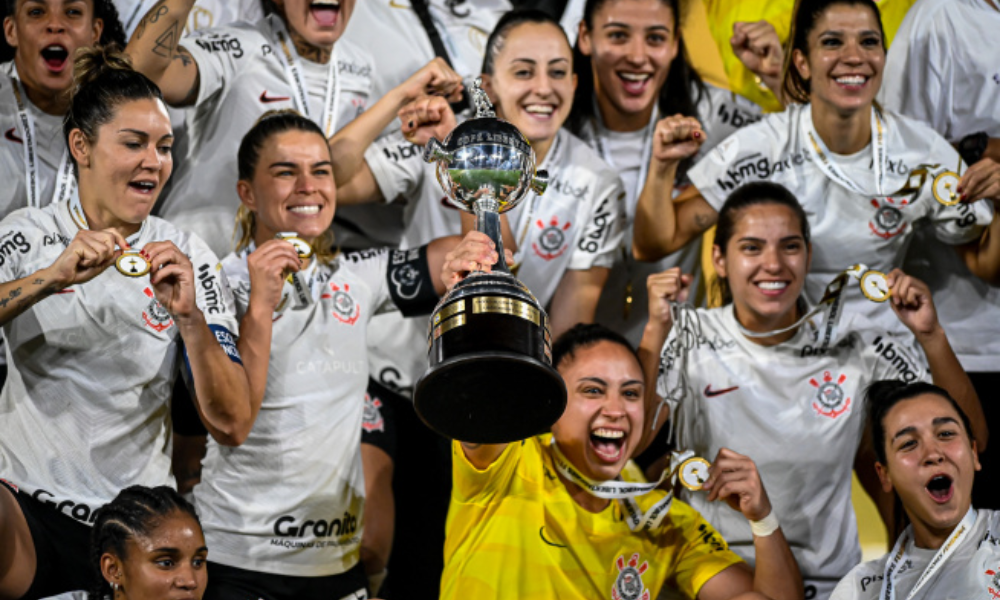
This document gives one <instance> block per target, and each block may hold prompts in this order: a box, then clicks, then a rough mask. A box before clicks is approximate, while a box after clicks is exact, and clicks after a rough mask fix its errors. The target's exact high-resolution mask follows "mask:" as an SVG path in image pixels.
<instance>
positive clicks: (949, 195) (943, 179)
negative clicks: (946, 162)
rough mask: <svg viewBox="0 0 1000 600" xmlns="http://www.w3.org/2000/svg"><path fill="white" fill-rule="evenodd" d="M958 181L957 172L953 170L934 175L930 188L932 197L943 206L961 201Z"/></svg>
mask: <svg viewBox="0 0 1000 600" xmlns="http://www.w3.org/2000/svg"><path fill="white" fill-rule="evenodd" d="M959 181H960V180H959V177H958V173H955V172H953V171H945V172H944V173H941V174H940V175H938V176H937V177H935V178H934V185H933V186H932V188H931V189H933V190H934V198H935V199H936V200H937V201H938V202H940V203H941V204H944V205H945V206H955V205H956V204H958V203H959V202H961V201H962V200H961V197H960V196H959V195H958V182H959Z"/></svg>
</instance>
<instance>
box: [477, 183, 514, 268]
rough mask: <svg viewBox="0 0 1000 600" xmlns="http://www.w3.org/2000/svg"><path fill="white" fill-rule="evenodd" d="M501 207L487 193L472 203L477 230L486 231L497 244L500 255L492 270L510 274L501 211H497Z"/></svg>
mask: <svg viewBox="0 0 1000 600" xmlns="http://www.w3.org/2000/svg"><path fill="white" fill-rule="evenodd" d="M499 207H500V206H499V203H498V202H497V201H496V199H495V198H494V197H493V196H492V195H491V194H486V195H485V196H484V197H482V198H479V199H477V200H476V202H475V203H474V204H473V205H472V212H473V214H475V215H476V231H479V232H481V233H485V234H486V235H488V236H489V238H490V239H491V240H493V243H494V244H496V251H497V254H498V255H499V256H500V259H499V260H497V264H495V265H493V267H492V269H491V270H492V271H493V272H494V273H497V272H500V273H508V274H510V269H509V268H508V267H507V259H506V258H504V255H503V254H504V253H503V234H502V232H501V230H500V213H499V212H497V210H498V209H499ZM480 270H482V269H480Z"/></svg>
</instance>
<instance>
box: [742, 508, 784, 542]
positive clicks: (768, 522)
mask: <svg viewBox="0 0 1000 600" xmlns="http://www.w3.org/2000/svg"><path fill="white" fill-rule="evenodd" d="M779 527H781V523H778V517H777V516H776V515H775V514H774V510H772V511H771V512H770V513H768V515H767V516H766V517H764V518H763V519H761V520H760V521H750V531H752V532H753V536H754V537H767V536H769V535H771V534H772V533H774V532H775V531H777V530H778V528H779Z"/></svg>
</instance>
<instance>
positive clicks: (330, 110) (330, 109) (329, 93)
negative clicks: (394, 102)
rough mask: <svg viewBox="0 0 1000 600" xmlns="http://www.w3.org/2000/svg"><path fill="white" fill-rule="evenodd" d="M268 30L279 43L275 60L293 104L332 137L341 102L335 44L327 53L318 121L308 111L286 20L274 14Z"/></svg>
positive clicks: (300, 67) (299, 65)
mask: <svg viewBox="0 0 1000 600" xmlns="http://www.w3.org/2000/svg"><path fill="white" fill-rule="evenodd" d="M269 21H270V25H271V32H272V33H273V34H274V36H275V37H277V38H278V42H279V44H280V45H281V52H276V53H275V54H276V55H277V57H278V60H280V61H281V65H282V66H283V67H284V68H285V78H286V79H287V80H288V85H290V86H292V90H293V92H294V94H295V106H296V108H298V110H299V112H300V113H302V114H303V115H305V116H306V117H308V118H310V119H312V120H313V121H316V123H317V124H318V125H320V126H321V127H323V131H324V133H325V134H326V137H328V138H329V137H331V136H332V135H333V133H334V131H335V128H336V126H337V110H338V108H339V106H340V77H339V76H338V75H337V48H336V47H334V48H333V52H332V54H331V55H330V66H329V71H328V73H327V76H326V96H325V100H324V102H323V110H324V114H323V120H322V122H320V121H317V120H316V118H315V117H313V115H312V114H310V112H309V94H308V91H307V89H306V81H305V76H304V75H303V73H302V64H301V62H300V58H299V53H298V52H297V51H296V50H295V44H293V43H291V42H290V40H289V37H290V36H289V34H288V29H287V28H286V27H285V22H284V21H282V20H281V18H280V17H278V16H277V15H271V16H270V17H269Z"/></svg>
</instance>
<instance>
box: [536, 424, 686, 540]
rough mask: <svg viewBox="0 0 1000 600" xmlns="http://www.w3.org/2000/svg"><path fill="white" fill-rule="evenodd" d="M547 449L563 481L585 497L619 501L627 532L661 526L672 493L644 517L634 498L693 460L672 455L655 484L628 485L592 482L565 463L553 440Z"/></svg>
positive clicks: (611, 482)
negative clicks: (583, 493)
mask: <svg viewBox="0 0 1000 600" xmlns="http://www.w3.org/2000/svg"><path fill="white" fill-rule="evenodd" d="M551 447H552V459H553V462H554V463H555V465H556V468H557V469H559V472H560V473H562V476H563V477H565V478H566V479H569V480H570V481H572V482H573V483H575V484H577V485H578V486H580V487H582V488H583V489H584V490H585V491H586V492H587V493H588V494H590V495H591V496H594V497H595V498H604V499H606V500H620V501H621V505H622V511H623V512H624V513H625V519H626V521H628V526H629V529H631V530H632V531H643V530H647V529H655V528H657V527H659V526H660V524H661V523H663V518H664V517H666V516H667V513H668V512H670V505H671V504H672V503H673V501H674V492H673V490H669V491H667V495H666V496H664V497H663V498H662V499H661V500H660V501H659V502H657V503H656V504H654V505H653V506H651V507H649V510H647V511H646V512H645V513H643V512H642V511H641V510H640V509H639V505H638V504H636V502H635V500H634V498H635V497H636V496H641V495H643V494H646V493H648V492H650V491H652V490H655V489H656V488H657V487H659V485H660V484H661V483H663V482H664V481H665V480H667V479H668V478H670V479H671V480H673V478H674V477H675V475H676V473H677V467H678V465H680V464H681V463H682V462H684V461H685V460H687V459H689V458H691V457H693V456H694V452H693V451H692V450H687V451H685V452H682V453H678V452H673V453H672V454H671V457H670V467H669V468H668V469H664V471H663V473H662V474H661V475H660V478H659V480H657V481H656V482H654V483H632V482H627V481H621V480H620V479H616V480H611V481H594V480H593V479H590V478H589V477H587V476H586V475H584V474H583V473H580V472H579V471H578V470H577V469H576V468H575V467H574V466H573V464H572V463H570V462H569V460H568V459H567V458H566V456H565V455H564V454H563V453H562V451H561V450H559V445H558V444H556V440H555V438H552V442H551Z"/></svg>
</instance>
